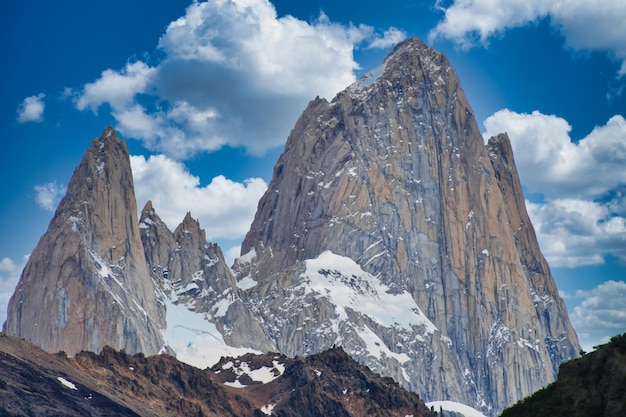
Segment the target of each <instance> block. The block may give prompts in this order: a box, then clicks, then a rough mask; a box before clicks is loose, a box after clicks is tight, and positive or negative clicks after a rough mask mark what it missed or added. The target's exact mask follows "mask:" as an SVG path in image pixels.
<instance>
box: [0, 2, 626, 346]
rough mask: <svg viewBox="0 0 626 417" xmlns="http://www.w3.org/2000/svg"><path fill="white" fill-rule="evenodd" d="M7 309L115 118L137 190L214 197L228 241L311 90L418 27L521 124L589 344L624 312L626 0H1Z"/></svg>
mask: <svg viewBox="0 0 626 417" xmlns="http://www.w3.org/2000/svg"><path fill="white" fill-rule="evenodd" d="M0 12H1V13H0V34H1V35H0V42H1V45H0V46H1V48H2V49H1V50H2V51H3V52H4V57H3V62H5V64H4V65H2V67H1V69H0V91H2V95H1V96H0V129H1V131H0V135H1V137H2V139H1V140H2V150H3V152H2V164H0V167H1V168H0V175H1V178H2V181H0V183H1V184H0V187H1V192H2V196H3V198H2V201H1V202H0V230H1V231H2V235H1V236H2V237H1V238H0V322H1V321H4V318H5V309H6V303H7V301H8V298H9V297H10V295H11V293H12V292H13V288H14V286H15V284H16V283H17V279H18V278H19V274H20V272H21V269H22V268H23V265H24V262H25V256H27V255H28V253H30V251H31V250H32V249H33V248H34V247H35V245H36V244H37V241H38V239H39V237H40V236H41V235H42V234H43V233H44V232H45V230H46V228H47V225H48V222H49V221H50V219H51V217H52V215H53V211H54V208H55V207H56V204H57V203H58V201H59V199H60V198H61V196H62V195H63V193H64V191H65V186H66V184H67V182H68V180H69V178H70V176H71V174H72V171H73V169H74V167H75V166H76V165H77V164H78V162H79V161H80V158H81V156H82V154H83V153H84V151H85V150H86V148H87V147H88V146H89V144H90V142H91V139H92V138H93V137H94V136H98V135H99V134H100V133H101V132H102V131H103V130H104V128H105V127H106V126H107V125H109V124H110V125H112V126H114V127H115V128H116V129H117V130H118V131H119V132H120V134H121V135H122V136H123V137H124V138H126V139H127V141H128V145H129V149H130V151H131V154H132V155H133V156H132V158H131V159H132V166H133V172H134V176H135V183H136V192H137V197H138V204H139V205H140V206H142V205H143V204H144V203H145V201H146V200H147V199H152V201H153V203H154V206H155V209H156V210H157V212H158V213H159V214H160V215H161V217H162V218H163V219H164V220H165V221H166V223H167V224H168V225H169V226H170V227H171V228H174V227H175V226H176V225H177V223H178V222H179V221H181V220H182V218H183V217H184V214H185V212H186V211H188V210H190V211H191V212H192V215H194V216H195V217H198V218H199V220H200V222H201V225H202V226H203V227H204V228H205V229H206V231H207V237H208V238H209V240H211V241H216V242H218V243H220V245H221V246H222V248H223V250H224V251H225V252H226V253H227V256H228V258H229V259H232V258H233V257H234V256H236V254H237V250H238V247H237V246H238V245H239V243H240V241H241V240H242V238H243V235H244V234H245V232H246V231H247V229H248V227H249V225H250V223H251V221H252V217H253V216H254V211H255V209H256V204H257V201H258V199H259V197H260V196H261V195H262V193H263V192H264V190H265V189H266V187H267V183H268V182H269V180H270V178H271V174H272V168H273V165H274V163H275V161H276V159H277V158H278V155H279V154H280V152H281V150H282V145H283V144H284V141H285V140H286V137H287V135H288V134H289V131H290V129H291V127H292V126H293V124H294V122H295V120H296V118H297V117H298V115H299V114H300V113H301V111H302V110H303V109H304V107H305V105H306V103H307V102H308V100H310V99H312V98H314V97H315V96H317V95H319V96H324V97H327V98H329V99H330V98H332V96H333V95H334V94H335V93H336V92H338V91H340V90H341V89H343V88H344V87H346V86H347V85H348V84H350V83H351V82H352V81H353V80H354V79H355V78H356V77H357V76H358V75H359V74H361V73H362V72H364V71H366V70H367V69H369V68H372V67H374V66H376V65H377V64H378V63H379V62H380V61H381V60H382V58H383V57H384V56H385V55H386V54H387V53H389V52H390V50H391V48H392V46H393V44H395V43H396V42H398V41H400V40H402V39H404V38H406V37H409V36H417V37H420V38H422V39H424V40H425V41H426V42H427V43H428V44H430V45H431V46H433V47H434V48H436V49H437V50H440V51H443V52H444V53H445V54H446V55H447V56H448V58H449V59H450V61H451V62H452V64H453V66H454V67H455V68H456V70H457V72H458V74H459V76H460V79H461V83H462V86H463V88H464V90H465V91H466V93H467V95H468V97H469V100H470V104H471V105H472V107H473V108H474V112H475V115H476V118H477V122H478V124H479V126H480V127H481V129H482V131H483V133H484V134H485V135H486V136H488V135H492V134H496V133H499V132H501V131H507V132H508V133H509V136H510V137H511V141H512V143H513V148H514V152H515V158H516V162H517V165H518V169H519V171H520V176H521V180H522V183H523V186H524V191H525V195H526V198H527V205H528V209H529V212H530V214H531V218H532V220H533V224H534V226H535V229H536V231H537V233H538V236H539V240H540V245H541V247H542V250H543V252H544V255H545V256H546V257H547V259H548V261H549V263H550V265H551V268H552V271H553V274H554V276H555V279H556V281H557V285H558V287H559V289H560V291H561V294H562V296H563V298H564V299H565V301H566V303H567V305H568V308H569V311H570V318H571V320H572V322H573V323H574V326H575V328H576V330H577V332H578V334H579V337H580V339H581V343H582V345H583V347H584V348H585V349H587V350H589V349H590V348H591V347H592V346H593V345H596V344H598V343H601V342H603V341H605V340H606V338H607V337H608V336H611V335H614V334H617V333H619V332H624V331H626V194H625V193H626V121H625V120H624V117H625V116H626V91H624V86H625V85H626V76H625V74H626V64H625V62H626V25H624V24H623V22H625V21H626V3H625V2H624V1H623V0H605V1H603V2H601V5H598V2H596V1H594V0H568V1H549V0H449V1H437V0H412V1H409V0H387V1H385V2H384V3H380V2H362V1H358V2H357V1H353V0H347V1H342V2H337V1H330V0H317V1H313V0H301V1H298V2H294V1H287V0H280V1H278V0H277V1H274V2H271V3H270V2H267V1H263V0H210V1H209V2H197V3H192V2H190V1H183V0H169V1H157V2H155V1H148V0H133V1H117V0H109V1H106V2H104V1H95V2H84V1H78V0H66V1H62V2H47V1H41V0H39V1H34V0H31V1H27V0H26V1H17V0H7V1H4V2H2V5H0Z"/></svg>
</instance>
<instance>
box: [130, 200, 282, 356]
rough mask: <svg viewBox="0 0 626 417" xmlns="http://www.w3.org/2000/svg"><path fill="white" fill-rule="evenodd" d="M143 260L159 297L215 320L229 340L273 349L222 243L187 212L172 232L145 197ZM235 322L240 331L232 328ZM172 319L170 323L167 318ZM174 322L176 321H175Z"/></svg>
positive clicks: (264, 348)
mask: <svg viewBox="0 0 626 417" xmlns="http://www.w3.org/2000/svg"><path fill="white" fill-rule="evenodd" d="M139 228H140V230H141V240H142V243H143V247H144V252H145V258H146V262H147V263H148V266H149V269H150V274H151V277H152V280H153V282H154V283H155V286H156V287H157V288H158V289H159V302H160V303H161V304H165V302H166V300H168V301H170V302H172V303H174V304H176V305H178V304H180V305H182V306H185V307H186V308H188V309H189V310H191V311H193V312H196V313H199V314H200V315H201V316H202V317H203V318H204V319H206V320H208V321H210V322H212V323H215V325H216V326H217V329H218V331H219V333H220V334H221V335H222V337H223V338H224V340H225V342H226V343H227V344H228V345H230V346H235V347H242V346H243V347H249V346H254V347H255V348H256V349H260V350H262V351H268V350H272V349H273V348H274V345H273V343H271V342H270V340H269V339H268V338H267V336H266V335H265V333H264V332H263V330H262V329H261V326H260V324H259V323H258V321H257V320H256V318H255V317H253V316H252V313H251V312H250V310H249V309H248V308H247V306H246V305H244V304H243V302H242V300H241V298H240V294H239V293H240V289H239V288H238V285H237V282H236V281H235V277H234V276H233V273H232V272H231V270H230V268H228V266H227V265H226V261H225V260H224V255H223V254H222V250H221V249H220V247H219V246H218V245H216V244H214V243H208V242H207V240H206V234H205V232H204V230H203V229H201V228H200V224H199V222H198V221H197V220H195V219H194V218H192V217H191V213H187V215H186V216H185V218H184V219H183V221H182V223H181V224H180V225H178V227H177V228H176V230H174V232H173V233H172V232H171V231H170V230H169V229H168V228H167V226H166V225H165V223H163V221H162V220H161V218H160V217H159V216H158V214H157V213H156V211H155V209H154V208H153V207H152V203H151V202H150V201H149V202H148V203H146V206H145V207H144V208H143V210H142V211H141V218H140V221H139ZM235 321H236V322H237V326H238V331H237V332H234V333H233V332H231V325H232V324H233V323H234V322H235ZM171 324H174V323H171ZM174 325H175V324H174Z"/></svg>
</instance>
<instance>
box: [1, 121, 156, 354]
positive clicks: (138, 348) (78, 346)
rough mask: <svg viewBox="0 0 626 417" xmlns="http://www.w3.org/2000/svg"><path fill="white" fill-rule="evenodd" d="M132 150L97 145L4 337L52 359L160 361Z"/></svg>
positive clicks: (23, 281)
mask: <svg viewBox="0 0 626 417" xmlns="http://www.w3.org/2000/svg"><path fill="white" fill-rule="evenodd" d="M136 206H137V203H136V201H135V191H134V188H133V177H132V171H131V168H130V161H129V156H128V150H127V148H126V143H125V142H120V141H119V139H118V137H117V134H116V133H115V131H114V130H113V129H112V128H107V129H106V130H105V131H104V132H103V134H102V136H101V137H99V138H95V139H94V140H93V142H92V144H91V147H90V148H89V149H88V150H87V152H86V153H85V155H84V156H83V159H82V161H81V162H80V164H79V165H78V167H77V168H76V169H75V171H74V173H73V175H72V178H71V180H70V182H69V185H68V188H67V193H66V195H65V197H63V199H62V200H61V202H60V203H59V206H58V208H57V210H56V212H55V214H54V217H53V219H52V220H51V222H50V225H49V226H48V230H47V231H46V233H45V234H44V235H43V236H42V237H41V239H40V240H39V243H38V244H37V247H36V248H35V249H34V250H33V252H32V253H31V255H30V258H29V260H28V262H27V264H26V267H25V268H24V271H23V272H22V276H21V278H20V281H19V283H18V285H17V288H16V290H15V293H14V294H13V296H12V297H11V299H10V301H9V305H8V315H7V320H6V322H5V325H4V331H5V332H6V333H8V334H11V335H16V336H19V337H22V338H24V339H26V340H29V341H31V342H32V343H34V344H36V345H38V346H41V347H42V348H43V349H45V350H47V351H49V352H58V351H61V350H63V351H65V352H66V353H68V354H75V353H78V352H80V351H82V350H89V351H94V352H99V351H100V350H101V349H102V348H103V347H104V346H105V345H109V346H112V347H114V348H116V349H124V350H126V352H129V353H135V352H144V353H146V354H155V353H157V352H158V351H159V350H160V349H162V348H163V340H162V337H161V333H160V330H159V329H161V328H163V327H165V321H164V319H165V314H164V309H163V306H162V305H159V304H157V302H156V292H155V287H154V284H153V282H152V280H151V279H150V276H149V274H148V269H147V265H146V260H145V257H144V254H143V251H142V246H141V240H140V234H139V222H138V220H137V207H136Z"/></svg>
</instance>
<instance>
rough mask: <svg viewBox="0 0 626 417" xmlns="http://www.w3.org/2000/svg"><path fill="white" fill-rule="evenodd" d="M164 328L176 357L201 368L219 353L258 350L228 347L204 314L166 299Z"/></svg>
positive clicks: (240, 352) (168, 342)
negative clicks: (165, 326) (165, 323)
mask: <svg viewBox="0 0 626 417" xmlns="http://www.w3.org/2000/svg"><path fill="white" fill-rule="evenodd" d="M165 308H166V311H167V316H166V320H167V328H166V329H163V330H161V334H162V336H163V339H164V340H165V343H166V344H167V345H168V346H169V347H170V348H172V349H173V350H174V351H175V352H176V359H178V360H179V361H181V362H185V363H187V364H189V365H192V366H195V367H197V368H200V369H204V368H206V367H210V366H213V365H215V364H216V363H217V362H218V361H219V360H220V358H221V357H222V356H232V357H237V356H242V355H244V354H246V353H256V354H260V353H261V352H259V351H256V350H252V349H247V348H236V347H232V346H228V345H227V344H226V342H225V341H224V338H223V337H222V334H221V333H220V332H219V331H218V330H217V327H216V326H215V324H213V323H211V322H209V321H207V320H206V318H205V316H204V314H202V313H196V312H193V311H190V310H189V309H188V308H187V306H185V305H183V304H179V305H176V304H174V303H172V301H171V300H169V299H167V298H166V299H165Z"/></svg>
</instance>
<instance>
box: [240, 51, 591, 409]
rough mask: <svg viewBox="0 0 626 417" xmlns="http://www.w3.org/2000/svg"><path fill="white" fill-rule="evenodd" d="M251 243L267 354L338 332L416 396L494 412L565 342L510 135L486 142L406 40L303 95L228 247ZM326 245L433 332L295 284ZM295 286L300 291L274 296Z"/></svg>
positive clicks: (453, 89)
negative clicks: (339, 87)
mask: <svg viewBox="0 0 626 417" xmlns="http://www.w3.org/2000/svg"><path fill="white" fill-rule="evenodd" d="M252 250H254V251H255V253H256V259H255V262H253V264H252V265H251V268H250V274H251V277H253V278H254V279H255V280H256V281H258V285H257V286H255V287H253V288H252V289H250V290H249V291H247V293H246V295H247V297H248V299H249V300H250V303H251V305H252V308H253V309H254V311H255V312H256V314H258V315H259V316H260V317H262V320H263V322H264V323H265V324H266V326H267V328H268V334H269V335H270V337H271V338H273V339H274V340H275V342H276V345H277V347H278V349H279V350H280V351H281V352H284V353H287V354H289V355H296V354H298V355H301V354H305V353H311V352H315V351H319V350H323V349H325V348H328V347H329V346H331V345H332V344H333V343H341V344H342V345H343V346H344V347H346V350H347V351H348V352H349V353H350V354H352V355H354V356H355V357H357V358H358V359H359V360H360V361H361V362H363V363H366V364H367V365H368V366H370V367H371V368H372V369H374V370H376V371H379V372H382V373H384V374H386V375H391V376H393V377H394V378H396V380H398V381H401V383H402V384H404V385H405V386H406V387H409V388H411V389H413V390H418V391H419V392H420V393H421V394H422V395H423V396H424V397H425V398H426V399H428V400H441V399H451V400H455V401H460V402H463V403H466V404H469V405H472V406H474V407H476V408H482V409H483V410H484V411H485V412H487V413H491V414H493V413H495V412H496V411H498V410H501V409H502V408H503V407H505V406H507V405H509V404H512V403H514V402H515V401H517V400H519V399H521V398H523V397H524V396H526V395H528V394H530V393H531V392H533V391H535V390H536V389H538V388H539V387H542V386H544V385H545V384H546V383H548V382H550V381H552V380H553V379H554V378H555V376H556V371H557V367H558V364H559V363H561V362H562V361H563V360H565V359H569V358H571V357H574V356H575V355H576V352H578V348H579V346H578V341H577V337H576V335H575V333H574V331H573V328H572V326H571V324H570V322H569V319H568V317H567V311H566V309H565V306H564V303H563V302H562V300H561V299H560V297H559V295H558V292H557V290H556V287H555V284H554V281H553V279H552V277H551V275H550V271H549V268H548V266H547V264H546V261H545V259H544V257H543V256H542V254H541V252H540V250H539V247H538V244H537V240H536V237H535V233H534V230H533V228H532V225H531V223H530V219H529V218H528V214H527V212H526V209H525V207H524V199H523V195H522V190H521V186H520V182H519V178H518V175H517V171H516V168H515V163H514V161H513V155H512V152H511V146H510V143H509V141H508V138H507V137H506V135H501V136H499V137H497V138H492V139H491V140H490V142H489V144H488V145H487V146H485V144H484V142H483V138H482V136H481V134H480V132H479V130H478V128H477V125H476V122H475V119H474V115H473V112H472V110H471V108H470V106H469V104H468V102H467V99H466V97H465V94H464V93H463V90H462V89H461V87H460V83H459V80H458V77H457V75H456V73H455V71H454V69H452V67H451V66H450V64H449V62H448V61H447V59H446V58H445V57H444V56H443V55H442V54H440V53H437V52H436V51H434V50H432V49H431V48H429V47H427V46H426V45H424V44H423V43H422V42H421V41H419V40H416V39H411V40H408V41H405V42H403V43H402V44H400V45H398V46H397V47H396V48H395V50H394V51H393V52H392V53H391V54H390V55H389V56H388V57H387V58H386V59H385V61H384V63H383V65H382V66H381V67H380V68H379V69H377V70H375V71H373V72H372V73H370V74H369V75H367V76H365V77H363V78H362V79H360V80H359V81H357V82H356V83H355V84H353V85H351V86H350V87H348V88H347V89H346V90H344V91H342V92H341V93H339V94H338V95H337V96H336V97H335V98H334V99H333V100H332V102H328V101H326V100H325V99H319V98H317V99H315V100H313V101H311V102H310V103H309V105H308V107H307V109H306V110H305V111H304V113H303V114H302V116H301V117H300V119H299V120H298V122H297V123H296V125H295V127H294V129H293V131H292V133H291V135H290V136H289V138H288V140H287V143H286V145H285V149H284V152H283V154H282V155H281V157H280V159H279V160H278V162H277V164H276V166H275V169H274V176H273V179H272V181H271V183H270V185H269V188H268V191H267V193H266V194H265V195H264V196H263V198H262V199H261V201H260V203H259V207H258V211H257V214H256V217H255V220H254V222H253V224H252V226H251V229H250V231H249V233H248V234H247V236H246V238H245V240H244V242H243V244H242V254H246V253H249V252H250V251H252ZM325 251H330V252H331V253H332V254H334V255H338V256H341V257H344V258H349V259H351V260H353V261H355V262H356V263H357V264H358V266H359V267H360V268H361V269H362V270H363V271H364V273H367V274H370V276H372V277H375V278H377V279H378V280H379V281H380V283H381V285H385V286H386V288H387V291H386V293H391V294H397V295H399V296H400V295H401V296H404V295H405V294H410V296H411V297H412V299H413V301H414V303H415V306H416V307H417V308H419V310H420V311H421V312H423V314H424V315H425V316H426V317H427V318H428V319H429V320H430V322H432V324H433V325H434V327H436V330H434V331H432V329H430V330H431V331H428V329H427V328H426V327H422V328H419V326H414V325H408V326H404V327H402V326H396V325H388V324H387V325H384V323H383V324H381V321H380V320H377V319H376V317H375V313H371V314H368V313H367V312H364V311H362V310H361V311H359V310H358V308H355V307H352V308H345V307H342V306H339V305H338V304H337V303H336V302H333V301H332V299H331V297H329V296H325V295H324V292H323V291H320V292H319V293H317V294H313V295H311V292H308V293H307V294H304V293H303V292H302V291H300V290H301V289H302V285H303V281H307V280H309V279H310V276H311V274H310V273H304V272H303V271H305V270H307V268H310V266H311V265H313V264H311V262H310V260H313V259H317V258H318V257H319V256H320V255H321V254H322V253H324V252H325ZM250 253H251V252H250ZM327 258H328V257H325V259H327ZM315 265H317V264H315ZM321 272H324V271H321ZM332 272H333V271H332V270H330V271H326V274H325V276H327V277H328V276H333V274H332ZM335 272H337V274H336V276H337V277H339V276H341V271H335ZM245 273H248V270H246V271H245ZM357 275H358V274H357ZM353 277H354V275H353ZM344 278H346V277H345V276H344ZM347 278H349V276H348V277H347ZM347 278H346V279H345V280H344V281H345V282H347V281H349V279H347ZM337 279H339V278H337ZM368 282H371V281H368ZM357 286H358V285H357ZM298 291H300V293H302V294H303V296H302V297H303V298H302V300H303V301H304V300H306V302H300V303H294V302H287V301H286V300H290V299H291V298H290V297H293V296H294V295H296V296H297V294H298ZM314 292H315V291H313V293H314ZM365 333H367V335H368V336H367V337H366V335H365ZM372 334H374V335H375V336H372ZM368 337H369V340H372V339H371V338H372V337H375V338H377V341H376V343H377V344H378V345H377V346H378V347H382V346H383V344H384V347H386V348H387V349H388V350H389V351H387V353H386V354H380V353H378V354H377V353H375V352H373V350H372V347H371V345H368V341H367V340H366V339H367V338H368ZM394 354H395V355H396V356H394ZM402 355H407V356H402Z"/></svg>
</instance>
